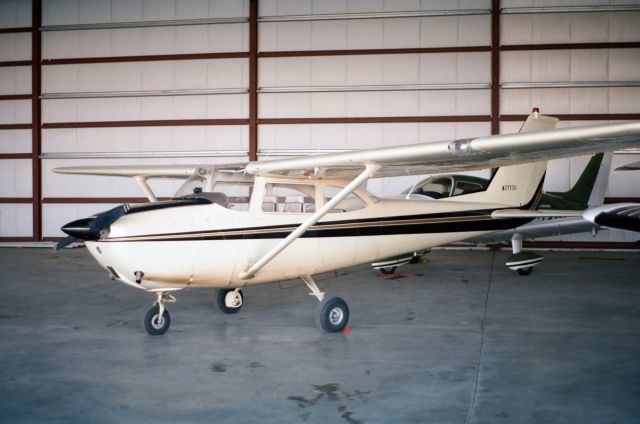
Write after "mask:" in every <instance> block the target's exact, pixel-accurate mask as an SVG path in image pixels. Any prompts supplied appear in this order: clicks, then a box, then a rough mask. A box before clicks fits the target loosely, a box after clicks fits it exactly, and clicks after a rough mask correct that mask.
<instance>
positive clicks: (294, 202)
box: [284, 195, 304, 213]
mask: <svg viewBox="0 0 640 424" xmlns="http://www.w3.org/2000/svg"><path fill="white" fill-rule="evenodd" d="M284 201H285V204H284V211H285V212H286V213H302V208H303V206H304V196H302V195H295V196H287V197H285V199H284Z"/></svg>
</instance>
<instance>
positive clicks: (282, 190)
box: [54, 112, 640, 335]
mask: <svg viewBox="0 0 640 424" xmlns="http://www.w3.org/2000/svg"><path fill="white" fill-rule="evenodd" d="M556 122H557V119H556V118H553V117H549V116H544V115H542V114H540V113H539V112H534V113H532V114H531V115H530V116H529V117H528V119H527V121H526V122H525V128H527V130H528V131H529V132H521V133H519V134H509V135H493V136H484V137H477V138H467V139H459V140H448V141H442V142H435V143H421V144H413V145H404V146H394V147H384V148H378V149H369V150H362V151H356V152H346V153H332V154H325V155H315V156H307V157H301V158H292V159H279V160H268V161H260V162H248V163H240V164H228V165H192V166H187V165H170V166H147V167H142V166H139V167H132V166H105V167H66V168H57V169H55V170H54V171H55V172H59V173H68V174H79V175H110V176H126V177H131V178H134V179H135V180H136V181H137V182H138V183H139V184H140V186H141V187H142V188H143V189H144V190H145V192H146V193H147V197H148V198H149V199H150V203H145V204H140V205H127V204H125V205H120V206H117V207H115V208H113V209H110V210H108V211H105V212H102V213H98V214H96V215H94V216H91V217H88V218H83V219H79V220H76V221H73V222H70V223H68V224H66V225H65V226H63V227H62V231H64V232H65V233H66V234H68V235H69V237H67V238H66V239H64V240H62V241H61V242H60V243H59V244H58V246H57V248H62V247H64V246H66V245H68V244H69V243H72V242H73V241H74V240H75V239H81V240H84V242H85V245H86V247H87V249H88V251H89V252H90V254H91V255H92V256H93V257H94V258H95V259H96V261H97V262H98V263H99V264H100V265H101V266H102V267H103V268H105V269H107V270H108V271H109V273H110V274H111V277H112V278H113V279H115V280H118V281H120V282H122V283H125V284H127V285H129V286H131V287H135V288H138V289H141V290H145V291H147V292H149V293H152V294H154V295H155V302H154V305H153V306H152V307H151V309H149V311H148V312H147V313H146V315H145V317H144V321H143V322H144V327H145V330H146V331H147V333H149V334H151V335H160V334H164V333H165V332H166V331H167V330H168V328H169V326H170V322H171V318H170V315H169V313H168V311H167V308H166V305H165V304H166V303H170V302H174V301H175V300H176V299H175V297H174V296H173V293H175V292H176V291H179V290H182V289H185V288H217V289H218V294H217V299H218V302H217V303H218V306H219V307H220V309H221V310H222V311H223V312H225V313H236V312H238V311H239V310H240V308H241V307H242V305H243V302H244V300H243V293H242V289H244V288H246V287H249V286H251V285H255V284H265V283H272V282H276V281H281V280H287V279H293V278H300V279H302V281H304V283H305V284H306V285H307V286H308V287H309V289H310V291H311V293H310V294H311V295H313V296H314V297H315V298H316V299H317V300H318V301H319V302H320V303H319V313H318V314H317V315H316V319H317V322H318V324H319V326H320V327H321V328H322V329H324V330H325V331H327V332H330V333H333V332H339V331H343V330H344V329H345V327H346V325H347V323H348V320H349V307H348V305H347V302H346V301H345V300H344V299H342V298H340V297H330V298H325V293H323V292H322V291H320V289H319V287H318V286H317V284H316V282H315V281H314V279H313V277H312V275H314V274H319V273H323V272H327V271H332V270H336V269H341V268H346V267H349V266H353V265H356V264H361V263H368V262H372V261H374V260H376V259H379V258H384V257H391V256H393V255H398V254H401V253H402V252H411V251H417V250H420V249H429V248H431V247H434V246H439V245H443V244H449V243H452V242H455V241H459V240H464V239H469V238H471V237H477V236H480V235H482V234H486V233H489V232H492V231H497V230H501V229H507V228H513V227H516V226H519V225H522V224H524V223H525V222H528V221H530V220H532V219H534V218H539V217H542V216H577V215H578V214H579V212H576V211H539V210H536V207H537V205H538V203H539V200H540V192H541V187H542V182H543V179H544V175H545V171H546V161H547V160H549V159H552V158H561V157H568V156H575V155H581V154H591V153H596V152H602V151H610V150H616V149H621V148H628V147H636V146H639V145H640V122H631V123H621V124H609V125H594V126H589V127H582V128H565V129H559V130H550V129H549V128H552V127H553V126H554V125H555V123H556ZM496 167H498V168H499V169H498V171H497V172H496V174H495V175H494V177H493V179H492V180H491V183H490V184H489V185H488V186H487V188H486V189H485V190H483V191H479V192H474V193H469V194H465V195H461V196H455V197H450V198H446V199H440V200H438V201H423V202H415V201H411V200H403V199H378V198H376V197H375V196H373V195H371V194H369V193H368V192H367V191H366V190H365V189H364V188H363V187H362V185H363V183H364V182H366V181H367V180H368V179H370V178H381V177H390V176H397V175H424V174H431V173H440V172H447V171H449V172H451V171H454V172H459V171H470V170H476V169H486V168H496ZM149 178H182V179H185V180H186V181H185V183H184V184H183V187H182V189H181V190H179V192H181V193H183V195H181V196H177V197H175V198H173V199H171V200H168V201H154V200H153V199H156V197H155V195H154V194H153V192H152V190H151V189H150V187H149V185H148V183H147V180H148V179H149ZM229 189H231V190H241V191H242V192H243V193H245V194H246V197H249V200H248V202H249V203H248V208H247V210H234V209H231V208H230V203H229V200H230V199H229V196H228V195H227V194H225V193H224V191H225V190H227V192H229V191H228V190H229Z"/></svg>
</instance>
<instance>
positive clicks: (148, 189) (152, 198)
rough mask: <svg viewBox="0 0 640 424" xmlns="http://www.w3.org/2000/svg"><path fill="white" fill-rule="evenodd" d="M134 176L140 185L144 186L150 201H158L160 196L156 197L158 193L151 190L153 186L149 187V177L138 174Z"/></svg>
mask: <svg viewBox="0 0 640 424" xmlns="http://www.w3.org/2000/svg"><path fill="white" fill-rule="evenodd" d="M133 178H134V179H135V180H136V182H137V183H138V184H139V185H140V187H142V191H144V194H146V195H147V199H149V201H150V202H157V201H158V198H157V197H156V195H155V194H153V190H151V187H149V183H147V177H145V176H143V175H138V176H135V177H133Z"/></svg>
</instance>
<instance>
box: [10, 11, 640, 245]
mask: <svg viewBox="0 0 640 424" xmlns="http://www.w3.org/2000/svg"><path fill="white" fill-rule="evenodd" d="M623 3H624V4H630V3H631V4H640V1H639V0H634V1H626V0H625V1H624V2H623ZM554 4H556V5H563V6H566V5H594V4H612V5H615V4H622V3H621V2H619V1H616V0H570V1H563V0H502V4H501V6H502V7H503V8H509V7H532V6H549V5H554ZM465 8H472V9H487V10H488V9H490V8H491V0H260V2H259V15H260V16H279V15H280V16H281V15H292V14H296V15H300V14H302V15H304V14H331V13H357V12H384V11H418V10H443V9H465ZM248 14H249V1H248V0H43V20H42V23H43V25H44V26H50V25H70V24H85V23H109V22H125V21H126V22H131V21H156V20H174V19H201V18H223V17H234V18H235V17H247V16H248ZM30 19H31V5H30V2H29V1H22V0H3V1H0V27H25V26H29V25H30V24H31V23H30ZM638 22H640V12H624V13H564V14H535V15H503V16H502V18H501V43H502V44H503V45H514V44H533V43H575V42H624V41H640V25H638ZM258 32H259V46H258V48H259V51H261V52H268V51H286V50H328V49H338V50H348V49H388V48H415V47H456V46H489V45H490V43H491V16H490V15H489V14H483V15H478V16H450V17H422V18H419V17H416V18H401V19H374V20H346V21H317V22H278V23H261V24H260V25H259V30H258ZM42 43H43V47H42V49H43V50H42V57H43V59H44V60H47V59H62V58H84V57H103V56H106V57H108V56H131V55H162V54H188V53H224V52H246V51H248V48H249V28H248V24H247V23H233V24H224V25H195V26H169V27H148V28H113V29H100V30H71V31H44V32H43V33H42ZM30 57H31V41H30V34H29V33H18V34H0V61H15V60H29V59H30ZM258 70H259V75H258V87H259V89H267V88H272V87H280V88H282V87H296V86H297V87H300V86H346V87H347V88H349V87H352V88H355V87H357V86H362V85H400V86H402V85H412V84H465V83H482V84H488V83H490V82H491V55H490V53H489V52H476V53H434V54H397V55H351V56H340V55H336V56H317V57H289V58H261V59H259V68H258ZM248 75H249V69H248V59H247V58H238V59H217V60H213V59H206V60H183V61H171V60H168V61H153V62H143V61H140V62H123V63H100V64H79V65H45V66H43V68H42V89H43V93H44V94H45V95H46V94H55V93H73V92H103V93H108V92H113V91H149V90H192V89H194V90H206V89H218V88H222V89H224V88H244V89H246V88H247V87H248ZM501 80H502V82H504V83H514V82H524V83H526V82H544V81H552V82H562V81H567V82H580V81H640V49H594V50H578V49H576V50H553V51H522V52H518V51H505V52H503V53H502V54H501ZM30 89H31V72H30V67H28V66H27V67H0V95H2V94H29V92H30ZM500 96H501V107H500V113H501V114H506V115H512V114H516V115H524V114H528V113H529V112H530V111H531V108H532V107H540V108H541V111H542V112H543V113H546V114H551V115H553V114H593V113H595V114H607V113H638V111H640V88H628V87H610V88H606V87H605V88H556V89H506V88H503V89H501V90H500ZM258 107H259V110H258V117H259V118H265V119H268V118H275V119H277V118H344V117H406V116H421V115H424V116H459V115H482V116H489V115H490V114H491V98H490V90H488V89H473V90H442V91H433V90H422V91H402V90H396V91H367V92H348V91H347V92H330V93H265V92H262V93H260V94H259V96H258ZM248 117H249V99H248V95H247V94H232V95H190V96H187V95H181V96H162V97H114V98H89V99H44V100H43V101H42V121H43V123H45V124H53V123H63V122H87V121H124V120H127V121H129V120H174V119H226V118H230V119H236V118H240V119H247V118H248ZM30 120H31V102H30V100H7V101H0V125H1V124H15V123H29V122H30ZM589 123H590V122H584V121H580V122H562V123H561V124H560V125H561V126H567V125H569V126H575V125H585V124H589ZM520 125H521V123H520V122H503V123H502V124H501V126H500V129H501V132H515V131H517V130H518V129H519V127H520ZM490 130H491V129H490V124H489V122H480V123H473V122H470V123H377V124H376V123H367V124H295V125H285V124H278V125H273V124H262V125H260V126H259V128H258V136H259V149H260V158H261V159H265V158H268V157H269V155H270V154H273V153H277V150H282V149H310V150H322V149H363V148H371V147H381V146H387V145H397V144H405V143H418V142H426V141H433V140H443V139H453V138H465V137H472V136H481V135H487V134H489V133H490ZM248 144H249V142H248V127H247V126H246V125H231V126H175V127H171V126H162V127H138V128H135V127H127V128H84V129H83V128H80V129H44V130H43V131H42V151H43V153H44V154H45V155H46V154H62V153H82V152H86V153H100V152H119V153H127V152H128V153H134V154H135V153H136V152H137V153H145V152H158V151H165V152H166V151H172V152H176V153H177V154H180V152H191V151H199V150H200V151H212V150H241V151H246V150H248ZM30 151H31V133H30V130H0V153H28V152H30ZM246 159H247V157H246V156H244V155H243V156H239V157H235V158H225V159H221V158H204V157H202V158H178V159H171V158H165V159H119V158H113V157H112V158H107V159H45V160H43V173H42V178H43V187H42V193H43V196H44V197H45V198H52V197H123V196H135V197H140V196H141V195H142V193H141V191H140V189H139V188H138V187H137V185H135V183H133V182H132V181H127V180H124V179H117V178H112V179H109V178H106V179H105V178H87V177H82V178H79V177H73V176H61V175H57V174H53V173H52V172H51V169H52V168H54V167H56V166H66V165H81V164H129V163H193V162H201V161H205V162H219V161H244V160H246ZM587 160H588V158H574V159H567V160H562V161H554V162H552V163H551V164H550V167H549V171H548V178H547V181H546V186H545V187H546V188H547V189H549V190H557V191H563V190H566V189H568V188H569V187H570V186H571V185H572V184H573V183H574V182H575V179H576V178H577V176H578V175H579V174H580V173H581V172H582V167H583V166H584V164H585V163H586V161H587ZM635 160H640V158H638V155H617V156H616V157H615V158H614V167H615V166H618V165H619V164H621V163H623V162H624V163H627V162H632V161H635ZM30 167H31V161H30V160H2V161H1V162H0V177H1V178H3V182H4V181H10V182H11V185H7V184H3V186H6V187H3V188H2V189H0V190H4V191H0V196H5V197H21V196H26V197H29V196H31V181H30V178H31V168H30ZM398 181H399V182H398ZM398 181H396V182H389V181H381V182H377V183H375V184H372V185H371V187H372V190H374V191H375V192H376V193H377V194H381V195H396V194H397V193H398V192H399V191H400V190H401V189H403V188H405V185H406V183H407V181H402V180H398ZM411 182H413V181H411ZM411 182H409V183H411ZM176 184H177V183H176V182H161V183H158V184H156V188H157V189H158V191H159V193H160V195H169V194H170V193H171V192H172V191H173V190H174V189H175V187H176ZM9 186H11V187H12V188H10V187H9ZM607 195H608V196H610V197H640V173H637V172H636V173H633V172H627V173H621V172H617V171H614V172H613V173H612V175H611V186H610V189H609V191H608V194H607ZM110 206H111V205H108V204H45V205H44V207H43V217H44V222H43V235H44V236H45V237H50V236H61V235H62V233H61V232H60V231H59V227H60V225H61V224H63V223H65V222H67V221H69V220H72V219H75V218H78V217H81V216H85V215H88V214H90V213H93V212H95V211H98V210H103V209H107V208H108V207H110ZM30 234H31V205H28V204H18V205H15V204H0V237H5V236H29V235H30ZM574 237H582V236H574ZM588 237H590V236H588ZM599 237H608V238H609V239H611V240H628V235H621V234H620V233H617V232H610V233H608V235H606V236H604V235H601V236H599ZM571 239H574V238H571Z"/></svg>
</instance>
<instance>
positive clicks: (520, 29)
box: [501, 1, 640, 44]
mask: <svg viewBox="0 0 640 424" xmlns="http://www.w3.org/2000/svg"><path fill="white" fill-rule="evenodd" d="M524 3H527V2H524ZM595 3H597V4H602V3H603V2H601V1H598V2H595ZM604 3H606V2H604ZM624 3H625V4H627V3H628V2H624ZM635 4H640V3H635ZM544 5H545V6H546V5H547V4H546V3H545V4H544ZM560 5H561V6H567V2H560ZM536 6H540V4H536ZM502 7H511V6H505V5H503V6H502ZM518 7H529V6H521V5H520V4H519V5H518ZM639 21H640V12H601V13H549V14H526V15H504V16H503V17H502V19H501V32H502V33H501V38H502V41H503V42H504V44H534V43H586V42H608V41H611V42H621V41H638V39H640V25H638V22H639Z"/></svg>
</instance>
